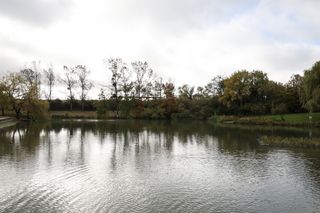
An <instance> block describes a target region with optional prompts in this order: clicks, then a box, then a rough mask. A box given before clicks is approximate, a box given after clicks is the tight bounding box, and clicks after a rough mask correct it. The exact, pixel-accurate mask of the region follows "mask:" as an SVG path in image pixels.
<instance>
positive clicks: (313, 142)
mask: <svg viewBox="0 0 320 213" xmlns="http://www.w3.org/2000/svg"><path fill="white" fill-rule="evenodd" d="M259 142H260V144H261V145H265V146H280V147H307V148H320V138H297V137H281V136H262V137H261V138H260V139H259Z"/></svg>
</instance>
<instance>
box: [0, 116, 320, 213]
mask: <svg viewBox="0 0 320 213" xmlns="http://www.w3.org/2000/svg"><path fill="white" fill-rule="evenodd" d="M269 134H270V135H284V136H286V135H290V136H293V135H296V136H304V137H309V136H320V133H319V130H314V129H313V130H308V129H268V128H262V129H256V128H249V127H241V128H237V127H233V126H232V127H218V126H215V125H213V124H209V123H201V122H190V121H187V122H180V123H174V122H171V123H170V122H142V121H104V122H94V121H72V122H71V121H64V122H53V123H46V124H31V125H21V124H20V126H16V127H12V128H7V129H4V130H0V212H299V213H300V212H320V150H313V149H292V148H275V147H273V148H271V147H264V146H260V145H259V144H258V143H257V140H256V138H257V137H258V136H261V135H269Z"/></svg>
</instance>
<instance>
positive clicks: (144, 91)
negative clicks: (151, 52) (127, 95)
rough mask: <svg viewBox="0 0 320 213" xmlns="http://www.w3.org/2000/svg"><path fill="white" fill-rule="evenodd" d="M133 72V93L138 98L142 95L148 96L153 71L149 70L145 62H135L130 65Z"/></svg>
mask: <svg viewBox="0 0 320 213" xmlns="http://www.w3.org/2000/svg"><path fill="white" fill-rule="evenodd" d="M132 67H133V71H134V73H135V75H136V81H135V92H136V96H137V97H138V98H141V96H142V95H146V96H148V95H149V93H150V92H151V89H150V88H151V87H152V83H151V79H152V77H153V70H152V69H150V68H149V65H148V63H147V62H141V61H136V62H133V63H132Z"/></svg>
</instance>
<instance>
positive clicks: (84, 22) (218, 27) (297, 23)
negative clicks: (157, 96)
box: [0, 0, 320, 87]
mask: <svg viewBox="0 0 320 213" xmlns="http://www.w3.org/2000/svg"><path fill="white" fill-rule="evenodd" d="M319 8H320V1H319V0H241V1H240V0H223V1H222V0H28V1H26V0H0V50H1V51H0V73H6V72H8V71H16V70H19V68H21V67H22V66H23V65H24V64H25V63H26V62H30V61H33V60H41V61H43V62H44V63H52V64H53V65H55V68H56V69H57V70H59V69H61V67H62V65H69V66H74V65H77V64H84V65H87V66H88V67H89V68H90V69H91V71H92V75H91V78H92V79H93V80H94V81H95V84H96V86H97V87H99V85H102V84H107V83H108V73H107V71H106V70H105V68H104V66H103V59H104V58H109V57H121V58H123V59H124V60H125V61H127V62H131V61H136V60H143V61H148V62H149V64H150V65H151V67H152V68H153V69H154V70H155V72H157V73H159V74H160V75H163V76H164V77H165V78H171V79H172V80H173V81H174V82H175V83H176V84H178V85H180V84H182V83H188V84H190V85H204V84H205V83H207V82H208V81H209V80H210V79H211V78H212V77H214V76H216V75H225V76H227V75H229V74H230V73H232V72H234V71H236V70H242V69H248V70H253V69H255V70H262V71H265V72H267V73H268V74H269V78H271V79H272V80H277V81H281V82H285V81H287V80H288V79H289V78H290V76H291V75H292V74H294V73H302V71H303V70H304V69H307V68H309V67H311V66H312V64H313V63H314V62H315V61H317V60H319V59H320V57H319V56H320V27H319V26H320V15H319Z"/></svg>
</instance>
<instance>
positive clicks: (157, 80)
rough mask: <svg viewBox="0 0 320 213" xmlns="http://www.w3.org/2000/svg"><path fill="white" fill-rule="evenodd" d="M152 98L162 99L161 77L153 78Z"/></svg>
mask: <svg viewBox="0 0 320 213" xmlns="http://www.w3.org/2000/svg"><path fill="white" fill-rule="evenodd" d="M153 89H154V97H156V98H162V96H163V78H162V77H158V76H157V77H155V82H154V88H153Z"/></svg>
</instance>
